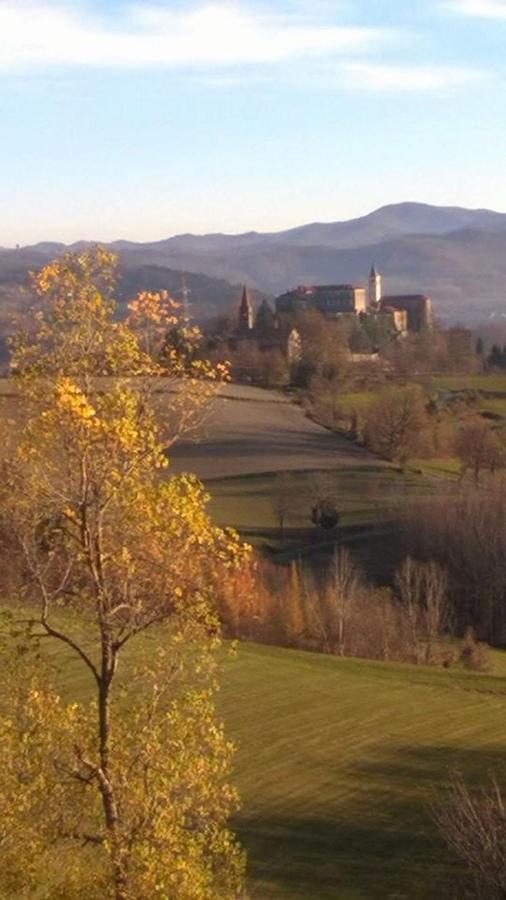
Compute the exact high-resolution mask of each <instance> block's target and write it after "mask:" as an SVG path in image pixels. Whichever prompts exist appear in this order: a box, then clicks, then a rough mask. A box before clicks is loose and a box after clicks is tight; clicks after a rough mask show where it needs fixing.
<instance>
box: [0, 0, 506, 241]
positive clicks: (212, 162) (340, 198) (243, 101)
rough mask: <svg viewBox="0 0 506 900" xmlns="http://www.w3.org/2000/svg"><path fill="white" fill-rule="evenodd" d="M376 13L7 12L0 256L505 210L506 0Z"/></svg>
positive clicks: (168, 8)
mask: <svg viewBox="0 0 506 900" xmlns="http://www.w3.org/2000/svg"><path fill="white" fill-rule="evenodd" d="M380 6H381V9H378V7H380ZM408 6H409V7H411V8H410V9H407V8H406V7H408ZM370 7H371V3H370V2H368V0H342V2H336V0H333V2H330V0H329V2H327V0H321V2H317V0H312V2H310V0H274V2H270V3H268V2H267V0H265V2H262V0H250V2H247V0H240V2H206V0H194V2H175V0H171V2H167V0H165V2H160V0H159V2H153V3H152V2H125V0H107V2H105V0H79V2H77V3H76V2H72V3H71V2H70V0H0V111H1V116H2V123H3V134H2V138H3V139H2V141H1V142H0V166H1V170H2V172H3V179H2V190H1V191H0V213H1V215H0V245H3V246H13V245H14V244H16V243H20V244H23V245H24V244H29V243H30V244H31V243H35V242H37V241H41V240H57V241H64V242H66V243H68V242H72V241H74V240H78V239H95V240H104V241H106V240H115V239H120V238H124V239H129V240H136V241H146V240H157V239H162V238H165V237H168V236H170V235H173V234H178V233H184V232H193V233H205V232H218V231H220V232H228V233H238V232H244V231H250V230H257V231H276V230H281V229H285V228H290V227H295V226H297V225H301V224H303V223H306V222H311V221H320V222H321V221H336V220H345V219H350V218H354V217H356V216H359V215H365V214H367V213H369V212H371V211H372V210H373V209H375V208H377V207H380V206H383V205H386V204H390V203H395V202H402V201H406V200H411V201H415V200H416V201H419V202H425V203H434V204H437V205H456V206H466V207H471V208H491V209H496V210H499V211H501V210H506V184H505V183H504V179H503V159H504V149H505V148H504V143H505V142H504V136H503V127H502V121H503V118H504V105H505V99H506V90H505V63H504V59H503V47H504V41H505V38H506V2H505V0H426V2H423V3H418V2H417V3H410V4H406V3H404V2H402V0H383V2H382V3H381V4H374V7H375V8H374V9H371V8H370Z"/></svg>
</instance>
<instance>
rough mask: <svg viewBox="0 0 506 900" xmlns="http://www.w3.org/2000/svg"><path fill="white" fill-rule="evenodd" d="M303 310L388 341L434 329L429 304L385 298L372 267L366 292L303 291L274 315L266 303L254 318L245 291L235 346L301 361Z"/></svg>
mask: <svg viewBox="0 0 506 900" xmlns="http://www.w3.org/2000/svg"><path fill="white" fill-rule="evenodd" d="M305 310H316V311H317V312H319V313H321V314H322V315H323V316H325V317H326V318H329V319H336V318H339V319H344V320H346V321H348V322H351V323H352V324H353V323H354V322H356V320H357V319H358V320H359V321H360V322H361V323H363V324H364V326H365V328H366V331H368V332H369V334H382V335H384V336H386V337H387V339H395V338H397V339H399V338H402V337H404V336H405V335H406V334H408V333H409V332H420V331H424V330H425V329H428V328H431V327H432V325H433V310H432V301H431V300H430V298H429V297H427V296H425V294H398V295H397V294H396V295H394V294H388V295H384V294H383V285H382V277H381V275H380V273H379V272H378V271H377V269H376V266H375V265H373V266H372V267H371V271H370V273H369V279H368V285H367V288H364V287H363V286H362V285H353V284H327V285H300V286H299V287H297V288H295V289H294V290H291V291H287V292H286V293H284V294H281V295H280V296H279V297H277V298H276V301H275V310H273V309H272V307H271V306H270V304H269V303H268V302H267V300H263V301H262V303H261V304H260V306H259V308H258V311H257V313H256V316H254V314H253V307H252V304H251V300H250V297H249V293H248V289H247V287H246V286H244V288H243V290H242V295H241V302H240V305H239V310H238V321H237V328H236V330H235V334H234V336H233V338H232V339H231V342H232V345H233V346H237V345H238V344H240V343H241V342H243V341H252V342H254V343H255V344H256V346H257V347H258V348H259V349H260V350H274V349H277V350H281V351H282V353H283V354H284V355H285V356H286V357H287V358H288V359H289V360H290V361H291V362H293V361H296V360H297V359H300V358H301V356H302V340H301V335H300V333H299V332H298V331H297V328H296V327H294V326H295V324H296V323H295V317H296V316H297V314H298V313H300V312H304V311H305ZM373 346H374V338H373ZM378 346H379V344H378Z"/></svg>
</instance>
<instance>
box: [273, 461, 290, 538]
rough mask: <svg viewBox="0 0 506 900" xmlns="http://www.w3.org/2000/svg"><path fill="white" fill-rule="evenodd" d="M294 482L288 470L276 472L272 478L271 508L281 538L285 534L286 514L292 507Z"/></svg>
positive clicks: (288, 513)
mask: <svg viewBox="0 0 506 900" xmlns="http://www.w3.org/2000/svg"><path fill="white" fill-rule="evenodd" d="M294 495H295V482H294V477H293V474H292V473H290V472H278V473H277V474H276V477H275V479H274V484H273V489H272V495H271V500H272V508H273V512H274V515H275V516H276V519H277V522H278V527H279V535H280V537H281V540H283V538H284V535H285V523H286V519H287V518H288V516H290V515H291V513H292V512H293V509H294V505H295V504H294V499H295V496H294Z"/></svg>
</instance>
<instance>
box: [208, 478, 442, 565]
mask: <svg viewBox="0 0 506 900" xmlns="http://www.w3.org/2000/svg"><path fill="white" fill-rule="evenodd" d="M444 474H447V473H444ZM428 475H429V477H428V478H426V477H424V476H423V475H422V476H421V475H420V474H419V473H418V472H415V471H411V472H407V473H406V474H402V473H400V472H398V471H396V470H395V469H394V468H390V467H386V466H384V465H380V464H375V463H374V461H372V462H371V464H370V465H361V466H355V467H354V466H346V467H343V468H342V469H334V470H330V471H323V472H321V471H299V472H293V473H291V474H290V481H291V485H292V491H291V493H292V496H291V499H290V504H289V509H288V512H287V515H286V520H285V525H284V534H283V536H281V533H280V530H279V523H278V519H277V516H276V513H275V507H274V505H273V497H274V495H275V492H276V483H277V482H276V479H277V476H276V473H265V474H262V475H245V476H240V477H234V478H223V479H216V480H211V481H209V482H208V485H207V486H208V488H209V492H210V494H211V498H212V500H211V507H210V509H211V513H212V515H213V518H214V519H215V521H216V522H217V523H218V524H220V525H228V526H232V527H234V528H236V529H237V530H238V531H239V532H240V534H241V535H242V537H243V538H244V539H245V540H247V541H249V542H250V543H252V544H253V545H254V546H256V547H257V548H259V549H261V550H265V551H268V552H269V553H271V554H274V555H275V556H276V557H277V558H280V559H281V560H282V561H285V562H286V561H288V560H289V559H290V558H296V557H301V558H308V561H309V562H310V563H311V564H312V565H316V564H318V563H319V562H320V561H322V562H324V558H325V557H326V556H328V555H329V554H331V553H332V552H333V546H334V543H335V540H336V539H337V540H344V542H348V540H351V541H352V542H353V545H354V546H355V545H356V544H357V542H358V544H360V545H361V546H360V551H359V555H361V556H363V555H364V553H365V551H369V550H371V552H370V553H369V552H368V553H367V559H363V560H362V563H363V564H364V565H365V566H366V567H367V569H368V571H369V569H370V566H371V565H372V568H374V571H370V572H369V574H370V575H372V576H373V577H374V576H375V575H376V568H375V566H374V559H373V557H374V552H373V550H374V548H375V549H378V548H377V545H376V544H374V547H373V544H372V543H371V541H370V532H371V529H373V530H374V529H377V528H379V529H380V530H381V529H382V528H383V526H384V525H385V523H386V522H388V521H389V517H390V513H391V511H393V510H395V508H396V506H398V505H399V504H401V503H402V502H405V501H406V500H408V499H409V498H412V497H414V496H418V495H420V494H423V493H425V492H430V491H432V490H433V482H432V477H433V475H434V472H429V473H428ZM322 479H323V484H324V485H325V489H326V490H327V489H328V490H329V491H330V492H331V493H332V495H333V496H334V497H335V502H336V504H337V507H338V509H339V512H340V522H339V531H338V532H337V534H334V533H333V532H332V533H329V532H325V531H322V530H321V529H318V528H315V526H314V525H313V524H312V523H311V520H310V515H311V509H312V506H313V504H314V502H315V483H316V484H317V483H318V482H319V481H320V482H321V480H322ZM362 532H363V533H364V540H363V541H362V540H361V538H360V534H361V533H362ZM362 545H363V546H362ZM362 551H363V552H362ZM369 557H371V558H370V559H369ZM385 559H386V558H385ZM379 574H383V573H382V572H381V573H379Z"/></svg>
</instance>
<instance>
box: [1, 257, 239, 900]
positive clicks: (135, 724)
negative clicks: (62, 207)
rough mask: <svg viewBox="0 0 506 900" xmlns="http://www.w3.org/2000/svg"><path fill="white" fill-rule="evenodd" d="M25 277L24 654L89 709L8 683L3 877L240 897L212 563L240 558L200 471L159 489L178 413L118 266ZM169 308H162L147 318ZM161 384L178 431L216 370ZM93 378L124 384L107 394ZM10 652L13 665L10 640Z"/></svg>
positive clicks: (87, 260) (21, 456)
mask: <svg viewBox="0 0 506 900" xmlns="http://www.w3.org/2000/svg"><path fill="white" fill-rule="evenodd" d="M34 283H35V288H36V290H37V291H38V293H39V294H40V295H41V297H42V298H43V300H44V301H45V304H46V308H45V309H44V310H43V311H42V312H41V313H39V314H38V319H37V323H36V324H37V327H36V330H35V332H34V333H33V334H32V335H31V336H28V337H27V336H20V337H19V338H18V339H17V340H16V342H15V345H14V352H13V360H12V364H13V370H14V372H16V375H17V380H18V384H19V389H20V392H21V394H22V396H23V397H24V398H25V402H26V403H27V404H28V405H29V409H30V415H29V418H28V422H27V424H26V426H25V427H24V428H23V430H22V433H21V435H20V436H19V441H18V444H17V447H16V449H15V453H14V454H13V459H12V460H11V461H10V463H8V464H6V466H5V470H4V473H3V475H4V477H3V479H2V485H3V487H2V493H3V496H2V501H3V503H2V514H3V522H4V527H6V528H7V529H8V530H9V534H10V535H11V536H12V537H13V540H14V543H15V548H16V549H15V555H14V556H13V555H11V558H10V560H9V562H10V565H11V566H13V565H14V564H15V563H17V569H18V572H19V580H18V585H19V598H20V599H21V600H22V603H23V608H24V609H26V610H27V629H28V630H27V634H28V638H29V641H28V642H29V643H30V642H31V641H35V642H36V643H39V644H41V645H42V646H43V645H44V643H45V641H46V640H49V641H51V642H54V643H57V644H58V645H59V646H60V647H61V648H63V649H64V650H65V652H66V653H68V654H70V657H73V658H74V659H75V660H76V661H77V662H78V663H79V665H80V666H81V667H82V669H83V674H85V676H86V678H87V681H86V686H87V689H88V691H89V694H90V696H91V700H90V701H82V700H79V699H78V698H77V699H75V698H72V693H73V685H72V683H71V682H70V681H68V679H67V680H65V683H64V684H63V686H62V689H59V686H58V684H55V685H52V684H50V683H48V681H47V679H46V678H45V676H44V673H43V667H42V664H40V665H36V666H35V671H34V673H33V675H32V674H31V673H29V672H26V671H25V675H24V676H23V677H16V679H15V683H16V684H17V685H19V688H20V690H21V693H22V694H23V696H21V697H19V698H18V708H19V709H20V710H22V711H23V715H22V716H20V715H16V714H15V710H13V704H12V701H11V698H10V697H7V698H4V704H3V708H2V710H1V717H0V724H1V728H2V733H3V738H4V739H3V741H2V743H1V750H0V758H1V760H2V766H1V767H0V768H1V770H2V775H1V778H2V779H3V787H4V791H3V792H2V798H3V799H2V800H1V801H0V803H1V807H0V809H1V814H0V819H1V818H5V819H6V821H8V822H9V823H10V824H9V825H8V835H7V838H6V839H5V840H6V846H7V850H8V854H7V855H8V859H9V862H10V867H8V871H7V870H6V872H7V875H6V877H10V878H11V879H12V878H14V879H17V880H18V882H20V884H21V885H22V889H23V891H25V892H27V893H28V894H29V893H30V889H31V888H32V887H33V884H32V882H35V881H36V878H37V872H38V875H39V878H40V874H41V869H47V867H48V860H49V863H50V864H51V865H52V869H53V871H56V870H57V864H58V857H59V854H61V853H64V854H65V855H66V856H67V857H68V859H69V870H70V871H72V872H73V873H74V874H75V877H74V876H73V881H72V882H69V884H75V890H74V894H72V890H73V888H72V886H70V887H68V888H67V886H66V887H65V892H64V893H61V894H60V895H61V896H62V897H63V896H65V898H69V897H72V896H75V897H78V896H79V897H84V896H85V897H87V898H95V897H96V898H99V897H100V898H106V897H111V898H114V900H137V898H139V900H140V898H144V897H153V898H156V897H160V898H162V897H169V896H174V897H175V896H177V897H178V898H182V900H183V898H187V900H190V898H222V897H228V898H232V897H237V896H239V895H240V893H241V891H242V872H243V859H242V854H241V851H240V850H239V848H238V847H237V845H236V844H235V842H234V840H233V838H232V836H231V834H230V832H229V831H228V829H227V825H226V822H227V819H228V816H229V814H230V813H231V811H232V810H233V809H235V806H236V795H235V792H234V790H233V788H231V786H230V784H229V773H230V755H231V747H230V745H229V744H228V743H227V741H226V739H225V736H224V734H223V730H222V728H221V726H220V724H219V722H217V721H216V717H215V712H214V707H213V693H214V686H215V680H216V650H217V648H218V646H219V624H218V621H217V617H216V614H215V612H214V606H213V598H214V594H215V591H216V583H217V579H218V568H219V567H223V566H225V567H226V568H233V567H234V566H236V565H238V564H239V562H240V561H242V560H244V558H245V554H246V553H247V551H246V549H244V548H242V546H241V545H240V544H239V542H238V540H237V539H236V537H235V535H234V534H233V533H229V532H225V531H223V530H221V529H219V528H216V527H215V526H214V525H213V523H212V522H211V520H210V519H209V517H208V515H207V512H206V502H207V497H206V495H205V493H204V491H203V488H202V487H201V485H200V484H199V483H198V482H197V480H196V479H195V478H193V477H192V476H182V477H173V478H169V479H162V478H160V473H161V472H162V471H163V470H164V469H165V468H166V466H167V457H166V450H167V447H168V446H170V444H171V443H172V442H173V440H174V439H175V438H176V436H177V433H178V430H177V428H176V427H175V419H174V417H172V418H171V419H170V423H171V424H170V428H171V430H170V431H168V430H167V425H166V422H163V421H160V420H159V419H158V418H157V415H156V409H155V406H154V403H153V400H152V397H151V396H150V393H149V390H148V388H147V387H146V386H148V387H149V384H150V383H152V381H153V377H154V376H155V375H156V374H159V373H160V372H161V371H162V370H161V369H160V367H159V364H158V363H153V361H152V359H151V357H150V355H149V354H148V353H147V352H146V349H145V347H144V346H143V339H142V336H141V338H139V337H138V336H137V335H136V333H135V331H134V330H133V329H132V327H131V325H128V324H127V323H118V322H115V321H114V319H113V313H114V303H113V300H112V289H113V285H114V258H113V257H112V256H111V255H110V254H108V253H106V252H105V251H102V250H96V251H93V252H90V253H85V254H82V255H80V256H72V255H68V256H66V257H65V258H64V259H62V260H59V261H57V262H55V263H52V264H50V265H49V266H47V267H46V268H45V269H43V270H42V272H41V273H40V274H39V275H38V276H37V277H36V278H35V280H34ZM162 300H163V298H159V302H158V303H157V302H156V298H151V300H150V305H151V306H153V307H154V309H155V312H156V310H157V309H159V306H160V303H161V302H162ZM151 301H153V302H151ZM134 311H135V310H134ZM155 324H156V316H155ZM153 339H154V336H153V333H150V342H151V345H150V349H152V341H153ZM163 371H165V373H166V374H168V375H170V376H171V377H173V378H174V379H177V381H178V387H179V390H178V391H177V392H176V398H175V401H174V403H175V407H176V410H178V411H179V412H180V413H181V417H180V428H181V429H183V430H184V428H185V426H186V423H187V421H188V403H189V401H188V399H187V400H186V401H185V403H184V404H182V403H181V396H185V397H186V398H188V396H190V397H191V398H193V397H194V398H195V400H194V401H193V399H192V401H191V403H192V405H193V402H195V403H196V404H197V405H198V404H199V403H201V402H202V400H201V399H200V400H199V397H200V398H202V397H204V396H208V395H209V390H210V387H209V385H211V384H212V383H214V381H215V380H216V378H217V377H219V374H220V373H219V372H218V373H217V372H216V371H214V370H212V369H211V368H210V367H209V366H207V365H206V364H204V363H201V362H195V363H191V364H189V363H188V360H183V361H181V360H180V359H179V358H178V356H177V353H176V352H175V351H174V352H173V353H172V354H171V355H170V357H169V360H168V361H167V360H166V361H165V368H164V370H163ZM97 373H100V374H102V373H107V374H112V375H115V376H121V377H115V378H114V379H112V380H111V379H109V381H108V382H107V383H106V384H105V387H104V383H103V381H102V382H100V381H99V382H98V383H96V378H95V376H96V374H97ZM131 375H136V376H139V377H137V378H136V379H133V378H131V377H127V376H131ZM190 418H191V416H190ZM146 632H149V633H151V634H152V637H151V640H150V643H149V645H148V644H146V643H145V642H146V641H147V637H145V638H144V643H143V638H142V635H144V634H146ZM133 644H137V645H138V651H137V657H135V656H132V655H131V653H130V650H129V648H130V645H133ZM148 646H149V652H148V653H146V654H145V655H144V654H143V652H142V651H143V649H147V647H148ZM9 648H11V649H9ZM5 653H6V665H7V662H9V660H11V663H10V666H11V668H12V660H13V659H14V660H16V658H17V657H16V653H15V642H14V644H13V643H12V642H7V649H6V650H5ZM136 658H137V663H134V661H133V660H134V659H136ZM21 671H22V670H21ZM62 690H64V692H65V696H66V697H68V698H72V699H65V700H64V699H62ZM19 747H26V753H22V754H19V750H17V749H16V748H19ZM13 796H16V797H18V798H19V803H16V804H15V805H14V806H13V805H12V797H13ZM41 810H44V816H43V821H42V820H41ZM34 822H36V823H37V828H38V829H39V830H38V831H37V835H38V836H37V837H34V825H33V823H34ZM25 846H30V847H31V848H32V856H31V859H30V865H29V866H25V865H24V856H25ZM90 860H93V863H92V866H91V867H90ZM0 877H1V876H0ZM51 890H52V891H53V892H52V893H51V891H50V889H48V894H47V896H48V897H49V896H51V897H54V896H58V895H59V894H58V892H57V889H56V888H55V889H54V890H53V889H52V888H51Z"/></svg>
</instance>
